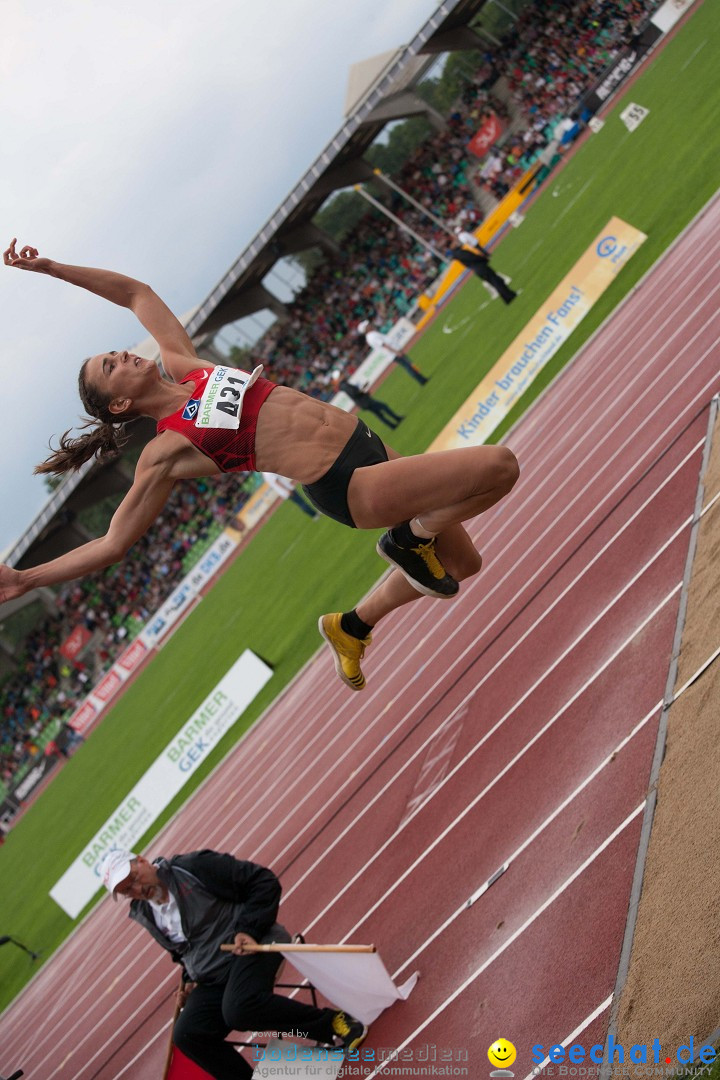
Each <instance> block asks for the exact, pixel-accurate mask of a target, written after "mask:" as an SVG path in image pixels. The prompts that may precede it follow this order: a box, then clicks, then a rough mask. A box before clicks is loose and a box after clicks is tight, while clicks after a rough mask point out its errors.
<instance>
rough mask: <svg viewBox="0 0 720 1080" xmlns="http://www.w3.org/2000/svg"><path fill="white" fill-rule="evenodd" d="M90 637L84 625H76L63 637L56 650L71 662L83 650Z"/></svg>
mask: <svg viewBox="0 0 720 1080" xmlns="http://www.w3.org/2000/svg"><path fill="white" fill-rule="evenodd" d="M91 637H92V634H91V633H90V631H89V630H88V628H87V627H86V626H76V627H75V629H74V630H72V631H71V633H69V634H68V636H67V637H66V638H65V640H64V641H63V643H62V645H61V646H60V648H59V650H58V651H59V653H60V655H61V656H64V657H65V659H66V660H69V661H70V662H71V663H72V662H73V660H76V659H77V657H78V656H79V655H80V653H81V652H82V651H83V649H84V648H85V646H86V645H87V643H88V641H89V640H90V638H91Z"/></svg>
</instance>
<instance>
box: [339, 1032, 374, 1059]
mask: <svg viewBox="0 0 720 1080" xmlns="http://www.w3.org/2000/svg"><path fill="white" fill-rule="evenodd" d="M367 1035H368V1028H367V1026H364V1027H363V1031H362V1035H358V1037H357V1039H353V1041H352V1042H351V1043H350V1045H349V1046H345V1047H343V1052H344V1053H346V1054H351V1053H352V1052H353V1050H357V1048H358V1046H362V1044H363V1043H364V1042H365V1040H366V1039H367Z"/></svg>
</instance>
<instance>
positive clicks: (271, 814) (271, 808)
mask: <svg viewBox="0 0 720 1080" xmlns="http://www.w3.org/2000/svg"><path fill="white" fill-rule="evenodd" d="M699 445H700V444H699V443H698V446H699ZM696 450H697V448H696V447H695V448H693V450H691V451H690V452H689V453H688V454H687V456H686V458H685V459H683V461H682V462H681V463H680V464H679V465H678V466H676V468H675V469H674V470H673V471H672V473H671V474H670V476H668V477H666V478H665V479H664V480H663V482H662V483H661V484H660V485H659V487H658V488H657V489H656V491H655V492H653V493H652V494H651V495H650V496H649V497H648V499H647V500H646V502H645V504H643V507H641V508H640V509H639V510H638V511H635V513H634V514H633V515H632V516H631V517H630V519H629V520H628V522H626V523H625V524H624V525H623V526H622V527H621V529H620V530H619V531H618V533H617V534H616V535H617V536H620V535H622V532H624V531H625V529H626V528H627V527H629V525H630V523H631V522H632V521H634V520H635V519H636V518H637V517H638V515H639V514H640V513H641V511H642V509H644V508H645V506H646V505H647V504H648V503H649V502H650V501H651V499H652V498H653V497H654V496H655V494H657V493H658V492H659V491H661V490H662V488H663V487H664V486H665V485H666V484H667V483H669V482H670V480H671V479H672V478H673V477H674V476H675V475H676V474H677V472H678V471H679V469H680V468H681V467H682V466H683V465H684V464H685V463H686V461H687V460H688V459H689V458H690V457H691V456H692V454H693V453H694V452H696ZM592 482H594V479H593V481H591V482H590V483H589V484H588V485H587V486H588V487H590V486H591V484H592ZM596 509H597V507H596V508H595V510H596ZM575 531H578V530H575ZM570 535H571V536H572V535H573V534H572V533H571V534H570ZM614 538H615V537H612V538H611V539H610V540H609V541H608V542H607V543H606V545H605V548H604V549H603V550H602V551H601V552H599V553H598V554H597V555H596V556H595V557H594V559H593V560H591V562H590V563H588V564H587V566H586V567H585V568H584V570H583V571H581V572H580V574H578V575H577V577H576V578H575V582H573V583H571V585H570V586H568V587H567V588H566V590H565V592H564V593H562V594H561V595H560V597H558V598H557V600H556V601H554V602H553V604H552V605H550V606H549V607H548V609H547V611H546V612H545V613H544V614H543V615H541V616H540V618H539V619H538V620H537V621H536V623H534V624H533V626H532V627H530V629H529V630H528V631H526V632H525V634H524V635H523V636H522V637H521V638H520V639H519V641H518V642H516V643H515V644H513V645H512V646H511V647H510V648H509V649H508V650H507V651H506V653H505V654H504V655H503V657H502V658H501V659H500V660H499V661H498V662H497V663H496V664H495V665H494V666H493V667H492V668H491V669H490V670H489V671H488V672H487V674H486V675H485V676H484V677H483V679H482V680H481V681H480V683H479V684H478V686H477V687H476V688H475V689H477V688H478V687H479V686H482V685H483V684H484V683H485V682H486V681H487V679H489V678H490V676H491V675H493V674H494V673H495V671H496V670H497V669H498V668H499V667H500V665H501V664H502V663H503V662H504V661H505V660H506V659H508V658H509V657H510V656H511V655H512V654H513V653H514V652H515V650H516V649H517V647H519V645H520V644H521V643H522V642H523V641H524V640H526V638H527V637H528V636H529V634H530V633H531V631H532V630H533V629H535V628H536V626H537V625H539V623H540V622H541V621H542V619H543V618H545V616H546V615H547V614H549V613H550V612H551V611H552V610H553V609H554V607H555V606H557V604H558V603H559V602H560V600H561V599H562V598H563V596H564V595H566V594H567V592H569V591H570V588H571V587H572V584H574V583H576V582H577V581H579V580H580V578H581V577H582V576H583V575H584V574H585V573H586V572H587V570H588V569H589V568H590V567H591V566H592V565H594V563H595V562H596V561H597V559H599V558H600V556H601V555H602V554H603V552H604V551H605V550H607V548H608V547H609V546H610V544H611V543H612V542H613V540H614ZM566 540H567V537H566ZM533 546H534V545H533ZM661 550H662V549H661ZM555 554H556V552H553V555H552V556H551V558H550V559H548V560H546V564H547V563H548V562H550V561H551V560H552V559H553V558H554V557H555ZM546 564H543V566H541V567H540V568H539V569H538V570H536V571H535V573H534V574H533V575H532V576H531V577H530V579H529V582H532V581H533V580H534V579H535V578H537V577H538V576H539V575H540V574H541V573H542V571H543V569H544V568H545V565H546ZM648 565H649V564H648ZM506 576H507V575H506ZM503 580H504V579H503ZM529 582H526V584H525V585H524V586H523V588H526V587H527V584H528V583H529ZM494 591H495V589H492V590H490V592H489V593H487V594H486V595H485V599H487V597H488V596H490V595H491V594H492V592H494ZM521 591H522V590H521ZM515 599H516V598H515V597H513V600H515ZM507 606H509V605H507ZM505 610H506V609H503V612H501V613H500V614H499V615H497V616H495V618H494V619H492V620H490V622H489V623H488V624H487V625H486V627H484V632H487V631H488V630H489V629H490V628H492V626H493V625H494V623H495V622H497V621H498V619H499V618H500V615H501V614H503V613H504V611H505ZM476 617H477V610H476V609H472V610H470V611H468V615H467V616H466V618H465V619H463V620H462V622H461V623H459V624H458V625H457V626H456V628H455V630H454V631H453V632H452V633H451V634H450V635H449V637H448V639H447V640H448V641H452V639H453V638H454V637H455V636H456V634H459V633H460V632H461V630H462V629H463V628H464V626H465V625H466V623H467V622H468V621H470V620H471V619H474V618H476ZM578 640H580V639H578ZM477 648H478V643H477V641H473V642H471V643H470V644H469V645H468V646H467V648H466V649H465V650H464V651H463V652H462V653H460V654H459V656H458V657H457V658H456V660H455V661H454V662H453V664H451V665H450V666H449V668H448V669H447V670H446V671H445V672H444V673H443V677H444V678H447V676H448V674H449V673H451V672H452V671H453V670H454V669H455V667H457V666H458V665H459V664H460V663H461V662H462V661H463V660H464V658H465V656H466V655H467V654H468V653H470V652H477ZM393 674H394V669H393ZM435 685H436V684H433V685H432V686H430V687H428V689H427V690H426V691H425V692H424V694H423V695H422V697H421V698H420V699H419V701H418V702H417V703H416V704H415V705H414V706H413V710H417V709H418V708H419V706H420V705H422V703H423V702H424V701H426V700H427V699H428V698H429V697H431V696H432V694H433V692H434V690H435ZM381 721H382V713H376V714H375V717H374V719H373V720H371V721H370V723H369V724H367V725H364V726H362V730H361V732H360V734H358V735H357V736H356V737H355V739H354V740H352V741H351V742H350V743H349V744H348V743H347V734H346V732H345V730H344V729H341V730H339V731H336V734H335V735H334V736H333V737H332V738H331V739H330V740H329V741H328V740H327V739H326V736H325V731H326V730H327V728H328V727H331V726H336V721H335V718H334V716H333V715H331V716H330V718H329V719H328V721H327V723H326V724H325V726H324V727H323V728H322V729H321V730H320V732H318V735H317V736H316V739H315V740H311V742H310V743H309V744H308V745H310V746H312V743H313V742H314V741H319V740H320V739H322V740H323V742H324V745H325V746H326V748H327V749H328V751H329V750H330V749H331V748H332V746H333V745H334V744H335V743H336V742H339V741H340V740H342V741H343V742H344V743H345V749H344V752H343V753H342V755H341V757H340V761H342V760H344V759H345V758H346V757H349V756H350V755H351V754H352V753H354V752H355V749H356V747H357V746H358V745H359V744H360V743H361V742H362V741H363V739H364V738H365V736H366V735H367V732H368V731H370V730H372V729H373V728H374V727H375V726H376V725H377V724H378V723H380V722H381ZM406 724H407V717H406V716H405V715H403V716H401V717H400V719H399V720H398V723H397V724H396V725H395V727H394V728H393V729H392V730H391V731H390V732H389V733H388V737H389V738H391V737H393V736H394V735H395V734H396V732H397V731H398V730H401V729H402V728H404V727H405V726H406ZM381 750H382V746H378V747H376V748H375V749H374V750H373V751H372V752H371V753H370V754H369V755H368V756H367V757H366V759H365V763H367V762H369V761H370V760H372V758H374V757H375V756H376V755H377V754H378V753H380V752H381ZM312 762H313V765H312V768H313V773H312V774H313V775H316V772H317V755H316V756H315V757H314V758H313V759H312ZM288 768H289V766H288ZM296 768H297V764H296ZM306 780H307V775H306V774H300V775H297V776H296V778H295V780H294V781H293V782H292V783H291V784H289V785H288V784H287V783H286V782H285V772H281V774H280V776H279V777H278V780H277V782H275V783H273V784H270V785H269V787H267V786H266V790H265V791H264V798H265V799H269V797H270V795H271V794H272V791H273V790H274V789H275V788H276V787H277V786H278V785H279V784H282V785H283V786H282V790H283V794H284V796H285V797H286V798H287V797H290V795H291V793H292V792H293V791H294V789H295V788H298V787H302V785H303V784H305V783H306ZM354 782H355V777H354V776H353V775H350V776H348V778H347V779H346V780H345V781H344V782H343V783H342V784H341V785H340V786H339V787H338V788H337V790H336V791H335V793H334V797H337V796H338V795H340V794H341V793H342V792H343V791H344V790H345V789H346V788H348V787H349V786H350V785H352V784H353V783H354ZM323 783H324V781H323V778H322V776H320V777H319V779H318V780H317V781H316V782H315V783H314V784H313V785H312V786H310V787H307V786H306V787H305V791H304V795H303V796H302V798H301V799H300V805H302V804H304V803H305V802H307V801H308V800H309V799H311V798H312V797H313V796H314V795H315V794H316V792H317V791H318V790H319V789H320V787H322V786H323ZM297 808H298V803H297V801H295V802H294V803H293V806H292V809H291V811H290V812H289V813H288V815H287V816H286V817H285V818H283V820H282V821H280V822H279V823H278V824H277V825H276V827H275V829H274V830H273V831H272V832H270V833H269V834H265V835H263V838H262V843H263V844H267V843H268V842H269V841H271V840H272V838H273V837H274V836H275V835H277V833H278V832H279V831H280V830H281V829H282V828H283V827H284V826H285V825H286V824H287V821H288V820H291V819H293V818H294V817H295V815H296V813H297ZM324 812H325V807H323V808H321V809H319V810H318V811H317V812H316V813H315V814H314V815H313V816H312V817H311V818H310V819H309V820H308V821H307V822H305V823H304V825H303V828H302V829H301V830H300V831H299V832H294V834H293V838H292V840H291V841H290V842H289V843H288V844H287V845H286V846H285V847H284V848H283V849H282V850H281V851H280V852H279V853H277V854H276V856H275V858H276V859H280V858H282V857H283V856H284V855H285V854H286V853H287V851H288V850H290V847H292V846H293V845H294V844H296V843H297V840H298V839H299V838H300V837H302V836H303V835H304V834H305V833H306V832H307V830H308V829H309V828H310V827H311V826H312V825H313V824H314V823H315V821H316V820H317V818H318V817H319V816H321V815H322V813H324ZM276 815H277V806H276V805H275V804H273V803H272V801H271V800H270V801H269V804H268V809H267V810H266V812H265V813H264V814H263V815H260V817H258V815H257V806H255V812H254V813H253V812H252V810H248V811H247V813H246V814H245V815H244V816H243V817H242V818H240V819H239V820H237V818H236V822H235V825H236V830H239V828H240V827H241V825H242V824H243V823H244V821H246V820H248V819H252V822H253V825H252V827H251V829H250V831H249V832H246V833H245V834H244V840H245V842H247V840H248V838H249V837H250V836H252V835H253V833H256V832H257V831H259V830H260V828H261V827H262V825H263V824H264V822H265V821H267V820H268V819H270V818H272V819H273V820H277V818H276ZM229 817H230V815H229V814H228V815H226V816H225V818H224V819H222V821H221V822H218V823H217V824H218V826H219V827H222V826H224V825H225V824H226V823H227V821H228V818H229Z"/></svg>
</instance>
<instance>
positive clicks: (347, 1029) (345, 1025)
mask: <svg viewBox="0 0 720 1080" xmlns="http://www.w3.org/2000/svg"><path fill="white" fill-rule="evenodd" d="M332 1029H333V1033H334V1034H335V1035H336V1036H337V1037H338V1039H340V1042H341V1044H342V1048H343V1050H344V1051H345V1053H348V1052H349V1051H350V1050H357V1048H358V1046H360V1045H361V1044H362V1043H364V1042H365V1039H366V1037H367V1033H368V1029H367V1027H366V1025H365V1024H363V1023H362V1021H360V1020H356V1019H355V1017H354V1016H349V1015H348V1014H347V1013H344V1012H336V1013H335V1015H334V1016H333V1018H332Z"/></svg>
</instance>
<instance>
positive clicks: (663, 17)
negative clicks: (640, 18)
mask: <svg viewBox="0 0 720 1080" xmlns="http://www.w3.org/2000/svg"><path fill="white" fill-rule="evenodd" d="M694 3H695V0H665V3H664V4H661V5H660V7H659V8H658V9H657V11H656V12H655V14H654V15H653V17H652V18H651V19H650V22H651V23H652V24H653V26H657V28H658V30H661V31H662V32H663V34H666V33H667V32H668V30H672V28H673V26H674V25H675V23H676V22H678V20H679V19H681V18H682V16H683V15H684V14H685V12H686V11H689V10H690V8H691V7H692V6H693V4H694Z"/></svg>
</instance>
